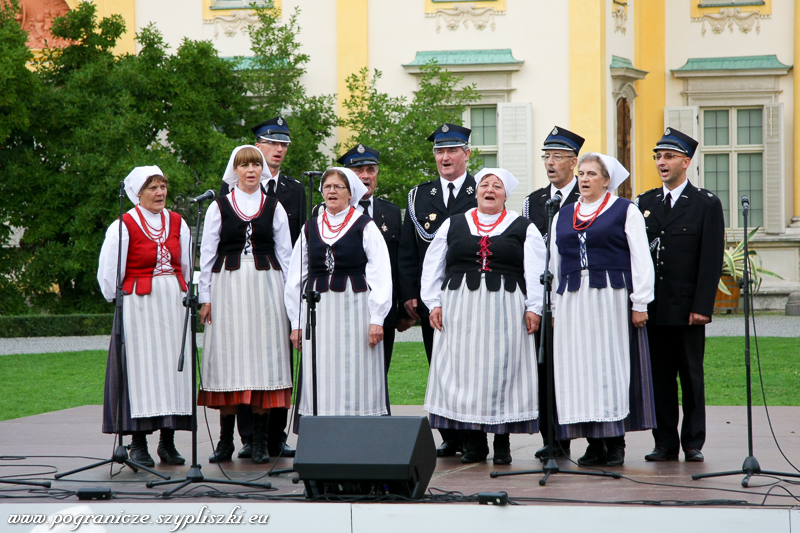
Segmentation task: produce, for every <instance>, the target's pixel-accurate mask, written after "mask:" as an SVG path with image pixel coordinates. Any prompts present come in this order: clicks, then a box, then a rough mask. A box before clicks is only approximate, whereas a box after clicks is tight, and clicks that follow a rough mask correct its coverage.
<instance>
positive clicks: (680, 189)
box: [661, 180, 689, 207]
mask: <svg viewBox="0 0 800 533" xmlns="http://www.w3.org/2000/svg"><path fill="white" fill-rule="evenodd" d="M687 183H689V180H683V183H681V184H680V185H678V186H677V187H675V188H674V189H672V190H671V191H670V190H669V189H667V186H666V185H662V186H661V189H662V190H663V192H664V198H662V199H661V203H664V202H665V201H666V199H667V195H668V194H669V195H672V203H671V204H669V205H670V207H672V206H674V205H675V203H676V202H677V201H678V198H680V197H681V193H682V192H683V190H684V189H685V188H686V184H687Z"/></svg>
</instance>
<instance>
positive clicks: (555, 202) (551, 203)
mask: <svg viewBox="0 0 800 533" xmlns="http://www.w3.org/2000/svg"><path fill="white" fill-rule="evenodd" d="M562 198H563V196H561V191H556V194H555V196H553V197H552V198H550V199H549V200H547V202H545V204H544V205H545V207H555V208H556V209H559V208H560V207H561V200H562Z"/></svg>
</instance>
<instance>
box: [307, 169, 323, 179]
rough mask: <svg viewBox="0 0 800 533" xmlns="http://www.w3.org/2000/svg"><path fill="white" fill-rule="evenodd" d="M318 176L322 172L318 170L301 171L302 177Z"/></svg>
mask: <svg viewBox="0 0 800 533" xmlns="http://www.w3.org/2000/svg"><path fill="white" fill-rule="evenodd" d="M320 176H322V172H319V171H316V170H309V171H308V172H303V177H304V178H309V177H311V178H319V177H320Z"/></svg>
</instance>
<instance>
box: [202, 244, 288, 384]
mask: <svg viewBox="0 0 800 533" xmlns="http://www.w3.org/2000/svg"><path fill="white" fill-rule="evenodd" d="M240 259H241V264H240V267H239V268H238V269H237V270H226V269H225V267H224V266H223V267H222V270H221V271H220V272H219V273H214V274H213V275H212V276H211V325H210V326H209V325H206V329H205V336H204V337H203V384H202V385H203V387H202V388H203V390H206V391H212V392H226V391H245V390H279V389H288V388H290V387H291V386H292V372H291V367H290V363H289V339H288V335H289V319H288V318H287V316H286V308H285V307H284V305H283V275H282V274H281V271H280V270H275V269H273V268H271V269H269V270H256V266H255V262H254V260H253V256H252V255H250V254H248V255H243V256H241V258H240Z"/></svg>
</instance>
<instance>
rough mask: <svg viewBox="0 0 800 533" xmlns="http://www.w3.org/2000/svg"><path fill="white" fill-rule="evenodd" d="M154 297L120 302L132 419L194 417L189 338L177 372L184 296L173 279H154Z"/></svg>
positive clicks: (168, 277)
mask: <svg viewBox="0 0 800 533" xmlns="http://www.w3.org/2000/svg"><path fill="white" fill-rule="evenodd" d="M152 287H153V288H152V291H151V292H150V294H146V295H143V296H138V295H136V289H135V288H134V290H133V294H131V295H126V296H125V297H124V298H123V299H122V320H123V327H124V328H125V329H124V335H125V350H126V352H125V353H126V357H127V364H126V370H127V373H128V395H129V396H130V398H129V401H130V406H131V417H132V418H148V417H152V416H169V415H190V414H192V373H191V372H190V371H189V369H190V368H191V365H190V363H191V359H190V357H191V346H192V345H191V340H192V339H191V335H187V336H186V366H185V370H184V372H178V359H180V356H181V339H182V338H183V333H182V328H183V318H184V312H185V308H184V307H183V304H182V299H183V296H184V293H183V291H181V287H180V285H179V283H178V278H176V277H175V275H169V276H155V277H153V285H152Z"/></svg>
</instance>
